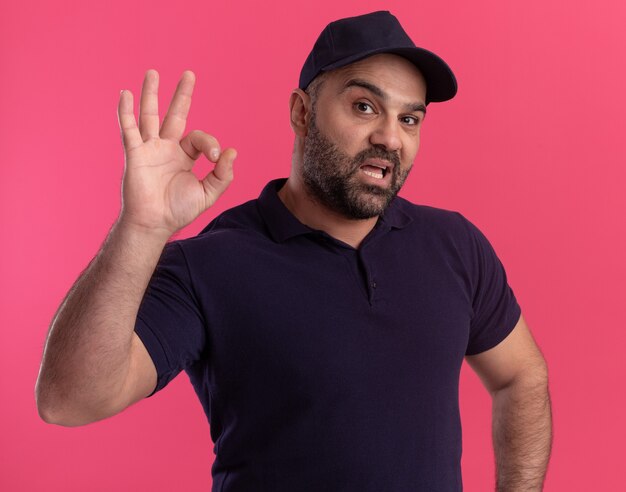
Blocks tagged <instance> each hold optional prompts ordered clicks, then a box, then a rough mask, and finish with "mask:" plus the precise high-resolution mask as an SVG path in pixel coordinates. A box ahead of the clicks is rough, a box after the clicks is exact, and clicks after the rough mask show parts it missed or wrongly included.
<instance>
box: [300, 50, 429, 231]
mask: <svg viewBox="0 0 626 492" xmlns="http://www.w3.org/2000/svg"><path fill="white" fill-rule="evenodd" d="M425 97H426V83H425V81H424V78H423V77H422V75H421V73H420V72H419V71H418V70H417V68H416V67H415V66H414V65H413V64H412V63H410V62H408V61H407V60H405V59H404V58H401V57H399V56H395V55H389V54H383V55H375V56H372V57H369V58H366V59H365V60H361V61H359V62H357V63H354V64H352V65H349V66H347V67H344V68H342V69H339V70H336V71H333V72H330V73H328V74H327V75H326V76H325V80H324V81H323V84H322V86H321V88H320V91H319V94H318V96H317V98H316V101H315V104H314V106H313V108H312V111H311V118H310V120H309V127H308V132H307V135H306V137H305V141H304V154H303V167H302V178H303V181H304V183H305V185H306V186H307V189H308V191H309V192H310V193H311V195H312V196H313V198H315V199H316V200H318V201H319V202H320V203H321V204H323V205H325V206H326V207H328V208H329V209H331V210H333V211H335V212H337V213H339V214H341V215H343V216H344V217H346V218H349V219H367V218H371V217H376V216H378V215H380V214H381V213H382V212H383V211H384V210H385V208H387V206H388V205H389V203H390V202H391V200H393V198H394V197H395V196H396V195H397V193H398V191H399V190H400V188H401V187H402V185H403V184H404V181H405V180H406V178H407V176H408V174H409V171H410V170H411V167H412V165H413V160H414V159H415V156H416V154H417V151H418V148H419V133H420V128H421V124H422V120H423V119H424V115H425V111H426V109H425V103H424V101H425Z"/></svg>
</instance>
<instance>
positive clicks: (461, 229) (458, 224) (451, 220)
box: [394, 197, 478, 238]
mask: <svg viewBox="0 0 626 492" xmlns="http://www.w3.org/2000/svg"><path fill="white" fill-rule="evenodd" d="M394 207H395V210H396V211H397V213H399V214H403V215H405V216H406V217H408V218H409V219H410V220H409V221H408V222H409V225H410V228H411V229H412V230H414V231H418V232H419V233H423V232H425V231H428V232H429V233H430V234H440V235H443V236H445V237H460V238H468V237H469V236H472V235H474V234H475V232H476V231H478V228H477V227H476V226H475V225H474V224H473V223H472V222H470V220H468V219H467V218H466V217H465V216H464V215H463V214H462V213H461V212H458V211H456V210H448V209H444V208H438V207H433V206H430V205H421V204H416V203H412V202H410V201H408V200H406V199H405V198H401V197H397V198H396V200H395V201H394Z"/></svg>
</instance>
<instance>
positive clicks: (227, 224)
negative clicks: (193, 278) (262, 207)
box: [172, 199, 269, 257]
mask: <svg viewBox="0 0 626 492" xmlns="http://www.w3.org/2000/svg"><path fill="white" fill-rule="evenodd" d="M268 239H269V237H268V233H267V228H266V226H265V223H264V222H263V219H262V217H261V215H260V213H259V210H258V200H256V199H255V200H250V201H247V202H245V203H242V204H241V205H237V206H235V207H233V208H230V209H228V210H225V211H224V212H222V213H221V214H219V215H218V216H217V217H215V218H214V219H213V220H212V221H211V222H210V223H209V224H207V225H206V227H205V228H204V229H202V231H200V233H198V235H196V236H193V237H189V238H186V239H179V240H176V241H173V242H172V244H173V245H174V244H175V245H176V246H177V247H179V248H180V249H181V250H182V252H183V253H184V255H185V256H187V257H194V256H196V255H198V254H200V255H202V256H206V255H207V254H211V253H218V252H224V253H227V252H229V251H230V252H233V251H235V250H237V249H239V248H240V247H241V246H242V245H244V244H247V243H250V242H255V241H263V242H265V241H267V240H268Z"/></svg>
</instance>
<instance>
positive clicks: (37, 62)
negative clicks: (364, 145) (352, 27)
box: [0, 0, 626, 491]
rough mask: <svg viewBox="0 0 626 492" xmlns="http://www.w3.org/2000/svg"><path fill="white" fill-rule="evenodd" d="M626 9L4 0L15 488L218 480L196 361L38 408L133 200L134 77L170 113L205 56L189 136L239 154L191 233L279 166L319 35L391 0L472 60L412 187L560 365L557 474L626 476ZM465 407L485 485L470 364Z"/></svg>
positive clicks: (488, 455) (3, 259) (484, 450)
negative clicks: (60, 344) (152, 87)
mask: <svg viewBox="0 0 626 492" xmlns="http://www.w3.org/2000/svg"><path fill="white" fill-rule="evenodd" d="M624 5H625V4H624V3H623V2H622V1H620V0H613V1H608V0H596V1H594V2H581V1H578V2H572V1H571V0H569V1H565V0H559V1H554V0H553V1H546V0H544V1H539V0H532V1H525V2H521V1H520V2H502V1H501V0H477V1H473V2H467V1H445V2H415V1H395V2H394V1H387V2H377V1H363V0H361V1H356V0H351V1H342V2H337V1H335V0H333V1H328V0H318V1H316V2H306V3H303V4H294V3H292V2H287V1H279V2H275V3H266V2H253V1H246V2H231V3H229V4H227V3H226V2H220V3H216V2H207V1H203V2H200V1H190V2H178V3H177V2H173V1H168V2H155V1H150V2H147V1H145V2H143V1H142V2H137V1H127V0H126V1H119V0H108V1H106V2H80V1H66V2H43V1H35V2H26V3H20V4H19V6H18V2H10V4H9V2H4V3H3V4H2V7H0V63H1V66H0V72H1V74H2V76H1V77H0V108H1V111H2V112H1V114H0V163H1V168H0V204H1V215H0V220H1V231H2V232H1V234H2V241H1V243H0V244H1V246H0V247H1V248H2V254H1V255H0V303H1V306H0V327H1V330H0V386H1V388H0V389H1V394H2V404H1V405H0V436H1V437H0V467H1V468H0V488H1V489H3V490H27V491H30V490H63V491H83V490H91V491H96V490H103V491H105V490H163V491H165V490H189V491H194V490H209V488H210V483H211V479H210V466H211V463H212V460H213V453H212V443H211V441H210V436H209V428H208V425H207V423H206V420H205V417H204V414H203V413H202V410H201V407H200V405H199V403H198V402H197V400H196V399H195V396H194V394H193V391H192V389H191V386H190V384H189V382H188V379H187V378H186V376H185V375H182V376H181V377H179V378H177V379H176V380H175V381H174V382H173V383H172V384H171V385H170V386H169V387H168V388H167V389H166V390H165V391H163V392H161V393H160V394H158V395H157V396H155V397H153V398H151V399H149V400H146V401H143V402H141V403H140V404H138V405H136V406H134V407H133V408H131V409H129V410H128V411H126V412H124V413H123V414H121V415H119V416H117V417H115V418H112V419H109V420H106V421H103V422H100V423H96V424H93V425H88V426H86V427H82V428H74V429H67V428H61V427H56V426H50V425H46V424H44V423H43V422H41V421H40V420H39V419H38V416H37V412H36V408H35V403H34V398H33V387H34V384H35V379H36V377H37V371H38V367H39V361H40V357H41V352H42V348H43V343H44V339H45V334H46V332H47V329H48V324H49V322H50V320H51V318H52V316H53V314H54V312H55V310H56V308H57V306H58V304H59V303H60V301H61V299H62V298H63V296H64V295H65V293H66V291H67V290H68V288H69V287H70V285H71V284H72V282H73V281H74V280H75V278H76V277H77V275H78V274H79V273H80V271H81V270H82V269H83V268H84V267H85V266H86V265H87V263H88V262H89V260H90V259H91V258H92V256H93V255H94V254H95V252H96V251H97V249H98V247H99V246H100V243H101V242H102V240H103V239H104V237H105V235H106V233H107V231H108V229H109V227H110V226H111V224H112V222H113V221H114V220H115V218H116V215H117V212H118V210H119V202H120V179H121V176H122V166H123V154H122V147H121V142H120V139H119V129H118V123H117V117H116V106H117V101H118V96H119V91H120V90H121V89H129V90H131V91H132V92H133V94H134V95H135V102H137V101H138V98H139V93H140V88H141V82H142V80H143V75H144V73H145V71H146V70H147V69H149V68H155V69H157V70H158V71H159V73H160V74H161V91H160V107H161V110H162V111H163V112H164V111H165V108H166V107H167V104H168V103H169V100H170V97H171V94H172V92H173V89H174V87H175V84H176V82H177V80H178V78H179V77H180V75H181V73H182V71H183V70H185V69H192V70H193V71H194V72H195V74H196V76H197V85H196V89H195V93H194V101H193V105H192V108H191V114H190V118H189V122H188V127H187V130H188V131H189V130H192V129H195V128H199V129H203V130H205V131H208V132H210V133H213V134H214V135H215V136H217V137H218V138H219V140H220V141H221V143H222V145H223V146H234V147H236V148H237V149H238V151H239V158H238V160H237V162H236V180H235V182H234V183H233V185H232V187H231V188H230V189H229V191H228V192H227V193H226V194H225V195H224V196H223V197H222V199H221V200H220V201H219V202H218V204H217V205H216V206H215V207H214V208H213V209H212V210H210V211H209V212H208V213H206V214H205V215H204V216H202V217H200V218H199V219H198V220H197V221H196V222H195V223H194V224H192V225H191V226H190V227H188V228H187V229H186V230H184V231H182V232H181V233H180V236H181V237H184V236H188V235H192V234H194V233H196V232H197V231H199V230H200V229H201V228H202V226H203V224H205V223H206V222H207V221H209V220H210V219H211V218H212V217H214V216H215V215H216V214H217V213H218V212H220V211H222V210H224V209H225V208H227V207H230V206H233V205H235V204H237V203H240V202H241V201H243V200H246V199H249V198H254V197H256V196H257V195H258V193H259V191H260V189H261V187H262V186H263V184H265V182H266V181H268V180H269V179H271V178H274V177H279V176H286V175H287V173H288V170H289V162H290V154H291V145H292V139H293V136H292V133H291V129H290V128H289V125H288V121H287V101H288V97H289V92H290V90H291V89H292V88H293V87H295V86H296V85H297V79H298V74H299V70H300V67H301V65H302V62H303V61H304V58H305V57H306V55H307V54H308V52H309V50H310V48H311V46H312V44H313V42H314V41H315V39H316V37H317V35H318V33H319V31H320V30H321V29H322V28H323V27H324V26H325V25H326V23H327V22H329V21H331V20H333V19H336V18H339V17H344V16H349V15H357V14H361V13H365V12H368V11H372V10H377V9H381V8H382V9H389V10H391V11H392V12H393V13H395V14H396V15H397V16H398V17H399V19H400V20H401V21H402V23H403V25H404V27H405V28H406V30H407V31H408V32H409V33H410V34H411V35H412V36H413V38H414V39H415V41H416V42H417V43H418V44H421V45H423V46H424V47H426V48H429V49H432V50H433V51H435V52H436V53H438V54H440V55H441V56H442V57H443V58H444V59H446V60H447V61H448V62H449V64H450V65H451V66H452V68H453V69H454V71H455V73H456V75H457V77H458V80H459V87H460V88H459V93H458V95H457V97H456V98H455V99H454V100H453V101H451V102H449V103H443V104H432V105H431V106H429V111H428V118H427V119H426V123H425V127H424V129H423V135H422V148H421V150H420V154H419V155H418V158H417V161H416V167H415V169H414V171H413V173H412V176H411V178H410V179H409V181H408V183H407V185H406V187H405V189H404V190H403V192H402V194H403V195H404V196H405V197H407V198H409V199H412V200H414V201H417V202H420V203H426V204H431V205H434V206H439V207H443V208H448V209H454V210H460V211H461V212H462V213H464V214H465V215H466V216H467V217H468V218H470V219H471V220H472V221H473V222H475V223H476V224H477V225H478V226H479V227H480V228H481V229H482V230H483V231H484V232H485V234H486V235H487V236H488V237H489V238H490V240H491V241H492V243H493V245H494V246H495V248H496V251H497V252H498V254H499V256H500V257H501V259H502V261H503V262H504V264H505V266H506V268H507V272H508V274H509V280H510V283H511V285H512V286H513V289H514V290H515V293H516V295H517V297H518V299H519V301H520V303H521V305H522V308H523V311H524V314H525V316H526V319H527V321H528V322H529V324H530V326H531V328H532V329H533V332H534V334H535V337H536V339H537V341H538V343H539V344H540V346H541V348H542V350H543V352H544V354H545V356H546V358H547V360H548V363H549V368H550V374H551V390H552V398H553V411H554V417H555V436H556V438H555V442H554V449H553V457H552V461H551V465H550V471H549V474H548V479H547V487H546V490H550V491H590V490H602V491H604V490H606V491H609V490H610V491H612V490H626V489H625V488H624V487H626V481H625V479H624V472H623V467H624V465H625V463H624V456H625V455H624V451H623V450H624V442H625V441H626V423H625V419H624V414H625V410H626V405H625V403H626V391H625V389H624V387H625V385H624V376H625V375H626V374H625V371H624V366H623V360H624V355H623V354H624V346H625V345H626V330H625V329H624V325H623V308H624V304H625V302H624V301H625V300H626V296H625V294H626V289H625V287H624V277H625V275H626V261H625V259H624V252H625V251H626V231H625V229H626V228H625V220H624V212H625V211H626V198H625V197H624V188H625V186H624V185H625V181H626V180H625V178H626V172H625V171H624V166H625V164H626V155H625V154H626V153H625V151H624V146H623V136H624V134H626V123H625V122H626V119H625V118H624V110H625V109H626V97H625V95H624V87H626V68H625V64H624V50H625V48H626V30H624V28H623V26H624V20H625V19H626V15H625V14H626V7H624ZM163 114H164V113H163ZM198 168H199V170H200V172H205V171H206V169H207V166H206V161H203V160H201V161H199V164H198ZM461 405H462V416H463V426H464V454H463V467H464V481H465V488H466V490H468V491H483V490H490V489H492V488H493V487H492V483H493V478H492V477H493V473H494V472H493V464H492V461H493V460H492V452H491V443H490V400H489V397H488V395H487V393H486V391H485V390H484V389H483V388H482V386H481V385H480V382H479V381H478V379H477V378H476V376H475V375H474V374H473V373H472V372H471V370H469V369H468V368H467V367H464V369H463V375H462V386H461Z"/></svg>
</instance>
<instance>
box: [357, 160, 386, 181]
mask: <svg viewBox="0 0 626 492" xmlns="http://www.w3.org/2000/svg"><path fill="white" fill-rule="evenodd" d="M390 168H391V166H390V165H387V164H385V163H384V162H383V161H368V162H367V164H364V165H362V166H361V170H362V171H363V172H364V173H365V174H367V175H368V176H371V177H372V178H375V179H383V178H384V177H385V176H386V175H387V173H388V172H389V170H390Z"/></svg>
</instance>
